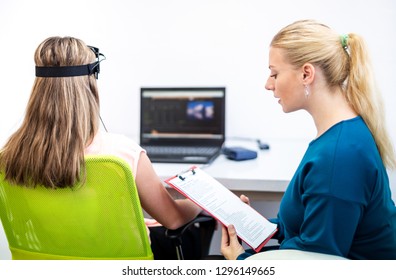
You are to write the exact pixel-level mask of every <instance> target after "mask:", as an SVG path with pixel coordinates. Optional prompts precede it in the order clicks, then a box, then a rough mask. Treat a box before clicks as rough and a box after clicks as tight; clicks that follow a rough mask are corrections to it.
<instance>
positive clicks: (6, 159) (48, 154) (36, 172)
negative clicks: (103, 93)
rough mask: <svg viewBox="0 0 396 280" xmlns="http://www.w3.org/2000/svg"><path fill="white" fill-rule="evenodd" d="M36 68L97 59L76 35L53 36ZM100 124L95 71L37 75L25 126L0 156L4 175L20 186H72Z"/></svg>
mask: <svg viewBox="0 0 396 280" xmlns="http://www.w3.org/2000/svg"><path fill="white" fill-rule="evenodd" d="M34 58H35V63H36V66H46V67H50V66H52V67H53V66H74V65H85V64H89V63H92V62H93V61H94V60H95V55H94V53H93V52H92V51H91V49H90V48H89V47H87V45H86V44H85V43H84V42H83V41H81V40H79V39H76V38H72V37H50V38H48V39H46V40H44V41H43V42H42V43H41V44H40V45H39V46H38V48H37V50H36V52H35V57H34ZM98 127H99V96H98V89H97V84H96V80H95V77H94V75H89V76H88V75H87V76H78V77H60V78H59V77H57V78H43V77H36V79H35V81H34V84H33V89H32V93H31V96H30V99H29V102H28V105H27V109H26V113H25V117H24V120H23V123H22V125H21V127H20V128H19V129H18V130H17V131H16V132H15V133H14V134H13V135H12V136H11V137H10V138H9V139H8V141H7V143H6V144H5V146H4V147H3V149H2V151H1V155H0V168H1V171H2V172H4V174H5V179H6V180H8V181H10V182H12V183H15V184H18V185H27V186H35V185H43V186H46V187H51V188H55V187H60V188H62V187H67V186H72V185H74V184H75V183H77V182H78V181H80V180H81V179H83V178H84V176H85V169H84V149H85V147H86V146H87V145H88V144H89V143H90V142H91V141H92V139H93V137H94V136H95V134H96V132H97V130H98Z"/></svg>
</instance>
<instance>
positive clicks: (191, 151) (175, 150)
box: [143, 146, 218, 156]
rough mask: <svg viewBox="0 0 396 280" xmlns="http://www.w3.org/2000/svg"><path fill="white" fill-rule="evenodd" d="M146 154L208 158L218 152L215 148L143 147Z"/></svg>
mask: <svg viewBox="0 0 396 280" xmlns="http://www.w3.org/2000/svg"><path fill="white" fill-rule="evenodd" d="M143 148H144V149H145V150H146V152H147V154H148V155H150V154H156V155H161V154H162V155H172V154H173V155H183V156H188V155H202V156H210V155H212V154H214V153H216V152H217V151H218V148H216V147H190V146H185V147H184V146H177V147H173V146H172V147H169V146H144V147H143Z"/></svg>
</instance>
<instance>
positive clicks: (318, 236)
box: [222, 20, 396, 259]
mask: <svg viewBox="0 0 396 280" xmlns="http://www.w3.org/2000/svg"><path fill="white" fill-rule="evenodd" d="M269 69H270V76H269V78H268V80H267V83H266V89H267V90H270V91H272V92H273V94H274V97H275V98H276V99H277V100H278V103H279V104H280V105H281V107H282V109H283V111H284V112H285V113H289V112H294V111H297V110H306V111H307V112H308V113H309V114H310V115H311V116H312V118H313V121H314V123H315V126H316V129H317V135H316V137H315V139H313V140H312V141H311V142H310V144H309V147H308V149H307V151H306V153H305V155H304V157H303V159H302V161H301V163H300V165H299V166H298V168H297V171H296V173H295V175H294V176H293V178H292V179H291V182H290V184H289V186H288V188H287V190H286V192H285V194H284V197H283V198H282V201H281V204H280V209H279V213H278V217H277V218H276V219H273V220H272V221H273V222H275V223H277V225H278V232H277V234H276V236H275V237H276V238H277V239H278V240H279V244H280V245H279V249H281V250H282V249H297V250H304V251H312V252H318V253H326V254H332V255H338V256H342V257H346V258H350V259H396V207H395V204H394V202H393V201H392V199H391V191H390V188H389V180H388V175H387V170H386V168H389V169H391V168H394V167H395V154H394V150H393V147H392V144H391V141H390V139H389V136H388V134H387V132H386V126H385V120H384V115H383V108H382V104H381V100H380V94H379V92H378V90H377V88H376V86H375V84H374V78H373V75H372V70H371V68H370V62H369V59H368V55H367V50H366V46H365V44H364V42H363V39H362V38H361V37H360V36H358V35H356V34H353V33H351V34H347V35H339V34H337V33H335V32H334V31H332V30H331V29H330V28H329V27H327V26H325V25H323V24H321V23H319V22H316V21H313V20H302V21H297V22H294V23H293V24H291V25H289V26H286V27H285V28H283V29H282V30H280V31H279V33H278V34H276V35H275V37H274V38H273V40H272V42H271V45H270V50H269ZM222 253H223V255H224V256H225V257H226V258H228V259H237V258H238V259H244V258H246V257H247V256H249V255H250V253H251V252H245V251H244V250H243V248H242V246H241V245H240V244H239V243H238V242H237V239H236V236H235V229H234V228H233V227H232V226H231V227H230V228H228V231H227V229H225V228H223V238H222Z"/></svg>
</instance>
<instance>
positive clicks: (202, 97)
mask: <svg viewBox="0 0 396 280" xmlns="http://www.w3.org/2000/svg"><path fill="white" fill-rule="evenodd" d="M225 94H226V89H225V87H179V88H175V87H172V88H164V87H161V88H159V87H157V88H152V87H150V88H148V87H146V88H141V94H140V145H141V146H142V147H143V148H144V149H145V150H146V152H147V155H148V157H149V158H150V160H151V161H152V162H169V163H199V164H208V163H210V162H212V161H213V160H214V159H215V158H216V157H217V156H218V155H219V154H220V153H221V148H222V145H223V143H224V139H225Z"/></svg>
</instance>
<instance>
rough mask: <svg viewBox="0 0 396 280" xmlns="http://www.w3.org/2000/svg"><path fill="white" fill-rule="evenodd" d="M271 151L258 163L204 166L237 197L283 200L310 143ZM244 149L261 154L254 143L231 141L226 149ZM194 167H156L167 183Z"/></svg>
mask: <svg viewBox="0 0 396 280" xmlns="http://www.w3.org/2000/svg"><path fill="white" fill-rule="evenodd" d="M268 144H269V145H270V149H269V150H260V151H259V152H258V157H257V159H253V160H246V161H239V162H238V161H232V160H229V159H227V158H226V157H225V156H224V155H220V156H219V157H218V158H217V159H216V160H215V161H213V163H212V164H211V165H209V166H202V165H197V166H201V167H202V168H203V169H204V170H205V171H206V172H207V173H209V174H210V175H212V176H213V177H214V178H216V179H217V180H218V181H220V182H221V183H222V184H223V185H225V186H226V187H228V188H229V189H230V190H231V191H233V192H235V193H245V194H250V195H253V196H252V197H255V198H258V199H260V200H262V199H265V200H279V199H280V198H281V196H282V195H283V193H284V191H285V189H286V187H287V185H288V183H289V181H290V179H291V178H292V176H293V174H294V172H295V170H296V168H297V166H298V164H299V163H300V161H301V159H302V157H303V155H304V152H305V150H306V149H307V147H308V141H307V140H272V141H268ZM237 145H239V146H243V147H246V148H251V149H254V150H257V146H256V144H255V143H254V142H253V141H232V142H231V141H227V143H226V146H237ZM190 166H191V164H169V163H154V169H155V170H156V172H157V174H158V175H159V177H160V178H161V179H162V180H164V179H167V178H169V177H171V176H174V175H176V174H177V173H178V172H180V171H182V170H185V169H187V168H189V167H190Z"/></svg>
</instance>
